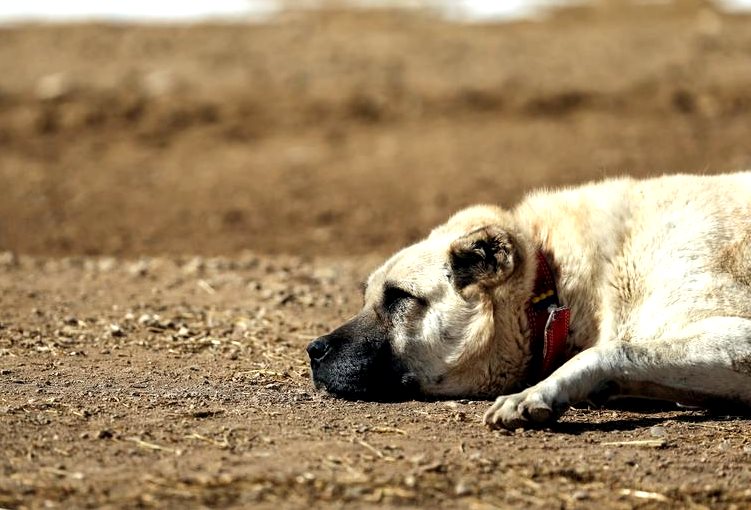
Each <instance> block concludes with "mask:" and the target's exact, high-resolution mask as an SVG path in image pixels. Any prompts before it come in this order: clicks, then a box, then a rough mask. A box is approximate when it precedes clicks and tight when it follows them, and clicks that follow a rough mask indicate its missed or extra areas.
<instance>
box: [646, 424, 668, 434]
mask: <svg viewBox="0 0 751 510" xmlns="http://www.w3.org/2000/svg"><path fill="white" fill-rule="evenodd" d="M649 435H651V436H652V437H665V436H667V435H668V431H667V429H665V427H663V426H661V425H655V426H654V427H652V428H650V429H649Z"/></svg>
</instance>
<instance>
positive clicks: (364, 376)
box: [307, 316, 419, 402]
mask: <svg viewBox="0 0 751 510" xmlns="http://www.w3.org/2000/svg"><path fill="white" fill-rule="evenodd" d="M307 351H308V356H309V357H310V369H311V375H312V379H313V383H314V384H315V387H316V388H318V389H321V390H325V391H326V392H328V393H330V394H331V395H334V396H336V397H340V398H344V399H348V400H369V401H379V402H387V401H388V402H394V401H404V400H410V399H413V398H415V397H416V396H417V395H419V385H418V384H417V379H416V378H415V377H414V376H413V375H412V374H411V373H409V371H408V370H406V368H405V367H404V366H403V364H402V363H400V362H399V360H398V359H397V358H396V357H395V356H394V354H393V352H392V350H391V345H390V342H389V339H388V336H387V334H386V329H385V328H382V327H378V325H377V324H375V325H374V324H373V322H372V319H370V318H369V317H367V316H358V317H356V318H355V319H353V320H352V321H350V322H348V323H347V324H345V325H343V326H342V327H340V328H339V329H337V330H335V331H333V332H332V333H330V334H328V335H325V336H322V337H320V338H318V339H316V340H314V341H313V342H311V343H310V344H309V345H308V348H307Z"/></svg>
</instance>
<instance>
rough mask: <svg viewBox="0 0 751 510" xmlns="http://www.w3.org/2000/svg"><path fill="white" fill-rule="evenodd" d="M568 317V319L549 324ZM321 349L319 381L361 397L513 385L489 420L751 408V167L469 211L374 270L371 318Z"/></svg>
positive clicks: (502, 390)
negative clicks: (679, 407) (617, 410)
mask: <svg viewBox="0 0 751 510" xmlns="http://www.w3.org/2000/svg"><path fill="white" fill-rule="evenodd" d="M548 273H549V275H550V276H549V278H548V279H547V280H545V279H544V278H541V275H544V274H548ZM545 281H547V282H548V284H547V285H548V287H549V289H548V290H546V291H545V288H543V287H540V283H539V282H545ZM540 291H545V292H542V294H540V295H539V296H537V297H535V295H536V294H537V293H538V292H540ZM540 300H542V301H540ZM546 300H547V301H551V300H552V302H550V303H549V304H550V308H549V310H547V311H539V306H537V303H538V301H540V303H541V304H545V302H546ZM561 305H563V306H565V307H566V308H562V307H561ZM546 306H547V305H546ZM535 307H537V309H538V311H537V312H536V311H535ZM554 311H563V312H565V319H566V324H565V325H563V322H561V321H560V320H559V319H558V316H554V317H552V318H550V319H549V320H548V323H547V324H544V322H545V321H544V320H543V321H542V324H543V327H542V329H540V327H538V326H537V325H536V322H537V319H538V318H539V317H540V315H539V314H540V313H542V314H544V316H543V319H544V318H546V317H548V315H549V314H550V312H554ZM556 313H557V312H556ZM535 314H537V315H535ZM569 319H570V323H569V322H568V321H569ZM556 321H557V324H556ZM561 325H563V326H562V327H557V326H561ZM551 326H553V327H552V328H551ZM566 326H567V327H566ZM563 328H565V330H564V335H563V337H562V338H565V342H561V343H560V347H556V346H555V345H554V342H552V341H551V342H552V343H550V345H548V335H549V334H551V335H552V333H551V331H553V330H554V329H558V330H563ZM565 331H568V334H567V335H566V334H565ZM543 337H544V338H543ZM555 349H557V350H559V351H560V352H558V353H553V355H555V354H559V355H560V356H559V357H558V359H557V361H555V362H554V363H553V364H552V365H550V366H549V367H548V366H545V365H546V363H547V362H548V361H549V360H550V359H555V356H552V357H551V356H549V355H550V354H551V353H550V352H548V351H549V350H555ZM543 350H544V351H545V352H544V353H543V352H542V351H543ZM308 352H309V353H310V356H311V364H312V369H313V377H314V380H315V381H316V384H317V385H319V386H323V387H325V388H326V389H327V390H329V391H330V392H332V393H335V394H341V395H344V396H348V397H355V398H390V397H398V396H403V395H405V394H406V393H405V392H406V391H414V392H415V393H417V394H421V395H435V396H453V397H456V396H483V397H496V396H498V395H503V396H501V397H498V399H497V400H496V402H495V404H493V406H492V407H491V408H490V410H489V411H488V412H487V413H486V415H485V422H486V423H487V424H488V425H490V426H493V427H496V426H499V427H507V428H515V427H518V426H523V425H525V424H535V423H545V422H549V421H551V420H554V419H555V418H557V416H558V415H559V414H560V413H561V412H562V411H564V410H565V409H566V408H567V407H568V406H569V405H571V404H574V403H577V402H581V401H584V400H588V399H593V400H594V399H596V400H601V399H606V398H609V397H619V396H636V397H646V398H658V399H666V400H672V401H676V402H680V403H683V404H689V405H698V406H705V407H716V406H722V405H736V406H739V407H751V173H738V174H728V175H721V176H714V177H708V176H686V175H676V176H668V177H661V178H656V179H650V180H644V181H638V180H632V179H625V178H624V179H616V180H608V181H604V182H601V183H596V184H590V185H586V186H583V187H578V188H572V189H566V190H562V191H557V192H539V193H535V194H532V195H530V196H529V197H527V198H526V199H525V200H524V201H523V202H522V203H521V204H520V205H519V206H518V207H517V208H516V209H514V210H513V211H511V212H508V211H504V210H502V209H499V208H496V207H492V206H476V207H472V208H470V209H466V210H464V211H461V212H459V213H457V214H456V215H454V216H453V217H452V218H451V219H450V220H449V221H448V222H447V223H446V224H444V225H442V226H440V227H438V228H436V229H435V230H434V231H433V232H432V233H431V234H430V236H429V237H428V238H427V239H425V240H423V241H421V242H419V243H417V244H415V245H413V246H410V247H408V248H405V249H404V250H402V251H400V252H398V253H397V254H396V255H394V256H393V257H392V258H391V259H389V260H388V261H387V262H386V263H385V264H384V265H383V266H381V267H380V268H379V269H377V270H376V271H375V272H374V273H373V274H372V275H371V276H370V278H369V280H368V285H367V289H366V292H365V306H364V307H363V310H362V312H361V313H360V314H359V315H358V316H356V317H355V318H354V319H353V320H352V321H350V322H348V323H347V324H345V325H344V326H342V327H341V328H339V329H338V330H336V331H334V332H333V333H331V334H330V335H327V336H326V337H322V338H321V339H318V340H316V341H315V342H313V343H312V344H311V345H310V346H309V348H308ZM553 370H554V371H553ZM548 371H552V374H548V373H546V372H548ZM540 379H541V380H540Z"/></svg>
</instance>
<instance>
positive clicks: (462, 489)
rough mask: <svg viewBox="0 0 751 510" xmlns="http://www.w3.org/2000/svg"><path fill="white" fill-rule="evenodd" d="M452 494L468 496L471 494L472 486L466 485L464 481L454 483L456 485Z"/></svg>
mask: <svg viewBox="0 0 751 510" xmlns="http://www.w3.org/2000/svg"><path fill="white" fill-rule="evenodd" d="M454 494H456V495H457V496H459V497H461V496H468V495H470V494H472V488H471V487H470V486H469V485H467V484H466V483H465V482H459V483H457V484H456V487H454Z"/></svg>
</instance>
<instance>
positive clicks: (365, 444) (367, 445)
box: [354, 439, 383, 459]
mask: <svg viewBox="0 0 751 510" xmlns="http://www.w3.org/2000/svg"><path fill="white" fill-rule="evenodd" d="M354 441H355V443H357V444H359V445H360V446H362V447H364V448H367V449H368V450H370V451H371V452H373V453H374V454H376V456H378V458H379V459H382V458H383V452H381V451H380V450H378V449H377V448H376V447H374V446H372V445H370V444H368V443H366V442H365V441H363V440H362V439H355V440H354Z"/></svg>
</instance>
